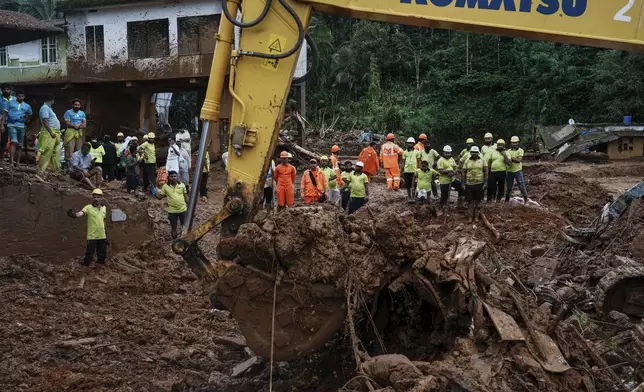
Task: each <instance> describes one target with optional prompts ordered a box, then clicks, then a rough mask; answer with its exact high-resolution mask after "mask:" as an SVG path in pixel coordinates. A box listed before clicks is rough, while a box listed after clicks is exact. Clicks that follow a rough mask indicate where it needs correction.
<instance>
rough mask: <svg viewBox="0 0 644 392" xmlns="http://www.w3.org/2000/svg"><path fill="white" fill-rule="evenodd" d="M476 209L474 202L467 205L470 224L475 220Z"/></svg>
mask: <svg viewBox="0 0 644 392" xmlns="http://www.w3.org/2000/svg"><path fill="white" fill-rule="evenodd" d="M474 211H475V208H474V205H473V204H469V205H468V206H467V223H468V224H469V223H472V222H473V220H474Z"/></svg>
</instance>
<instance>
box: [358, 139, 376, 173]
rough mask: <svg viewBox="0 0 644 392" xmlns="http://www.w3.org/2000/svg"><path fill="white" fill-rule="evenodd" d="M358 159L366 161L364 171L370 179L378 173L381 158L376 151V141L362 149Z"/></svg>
mask: <svg viewBox="0 0 644 392" xmlns="http://www.w3.org/2000/svg"><path fill="white" fill-rule="evenodd" d="M358 160H359V161H360V162H362V163H364V168H363V169H362V172H363V173H364V174H366V175H367V177H368V178H369V181H371V177H372V176H375V175H376V174H378V170H380V160H379V159H378V153H377V152H376V142H373V141H372V142H370V143H369V145H368V146H367V147H365V148H363V149H362V151H360V155H358Z"/></svg>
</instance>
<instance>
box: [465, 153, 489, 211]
mask: <svg viewBox="0 0 644 392" xmlns="http://www.w3.org/2000/svg"><path fill="white" fill-rule="evenodd" d="M469 155H470V157H469V158H468V160H467V161H465V163H464V164H463V173H464V174H463V182H465V200H466V201H467V203H468V205H467V210H468V219H467V221H468V223H472V221H474V222H478V220H479V211H480V206H481V202H482V201H483V193H484V192H483V188H484V187H485V183H487V162H486V161H485V159H483V158H481V157H480V151H479V148H478V147H477V146H472V147H470V151H469Z"/></svg>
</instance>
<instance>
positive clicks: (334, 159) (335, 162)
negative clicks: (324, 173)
mask: <svg viewBox="0 0 644 392" xmlns="http://www.w3.org/2000/svg"><path fill="white" fill-rule="evenodd" d="M329 161H331V169H333V171H335V178H336V184H338V187H341V186H343V185H344V182H343V181H342V172H341V171H340V160H339V159H338V154H336V153H331V158H329Z"/></svg>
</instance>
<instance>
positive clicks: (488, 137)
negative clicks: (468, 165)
mask: <svg viewBox="0 0 644 392" xmlns="http://www.w3.org/2000/svg"><path fill="white" fill-rule="evenodd" d="M492 150H496V144H494V136H493V135H492V134H491V133H490V132H488V133H486V134H485V136H483V146H482V147H481V152H480V155H481V156H482V157H483V159H485V160H487V158H488V154H489V153H490V152H491V151H492Z"/></svg>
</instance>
